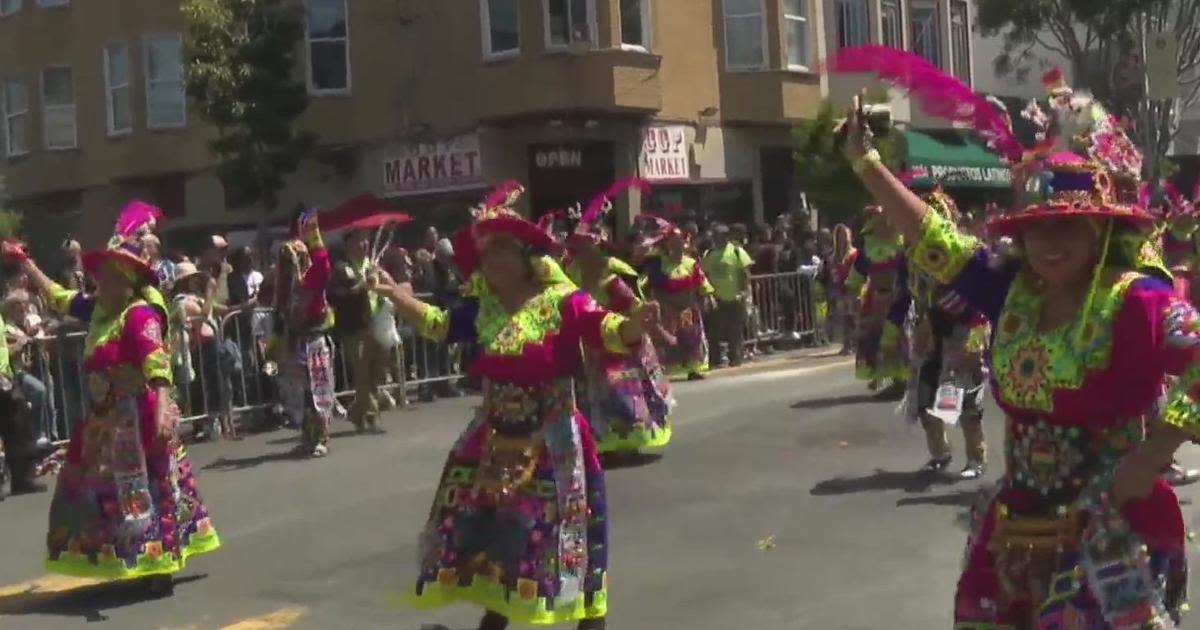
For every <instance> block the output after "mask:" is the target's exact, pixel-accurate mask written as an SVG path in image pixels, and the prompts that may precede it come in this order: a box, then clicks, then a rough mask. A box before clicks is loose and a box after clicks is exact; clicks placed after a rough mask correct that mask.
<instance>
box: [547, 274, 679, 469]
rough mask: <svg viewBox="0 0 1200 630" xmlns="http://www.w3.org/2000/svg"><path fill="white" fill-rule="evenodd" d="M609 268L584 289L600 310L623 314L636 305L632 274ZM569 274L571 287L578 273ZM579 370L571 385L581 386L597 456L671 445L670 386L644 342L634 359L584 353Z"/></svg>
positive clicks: (646, 340)
mask: <svg viewBox="0 0 1200 630" xmlns="http://www.w3.org/2000/svg"><path fill="white" fill-rule="evenodd" d="M608 264H609V273H608V274H607V275H606V276H605V277H604V278H602V279H601V281H600V282H599V284H598V285H597V286H595V287H583V288H584V289H585V290H587V291H588V293H589V295H591V296H592V299H594V300H596V302H597V303H598V304H600V305H601V306H602V307H604V308H606V309H608V310H610V311H613V312H616V313H628V312H629V311H630V310H631V309H632V308H633V307H634V306H636V305H637V304H638V303H639V302H640V299H639V298H638V296H637V295H636V294H635V293H634V291H633V289H632V288H631V287H630V285H629V284H628V283H626V281H625V278H636V277H637V274H636V272H635V271H634V270H633V269H632V268H631V267H629V265H627V264H625V263H624V262H622V261H621V260H619V259H617V258H610V259H609V263H608ZM568 273H569V275H570V276H571V278H572V280H573V281H575V283H576V284H580V283H581V282H582V279H581V277H582V274H581V273H580V271H579V269H578V267H576V266H572V267H571V268H570V269H568ZM580 286H582V285H580ZM583 370H584V375H583V377H582V378H580V379H577V380H576V383H577V384H578V385H581V387H579V398H580V407H581V408H582V409H584V410H585V412H586V416H587V419H588V422H589V423H591V426H592V432H593V434H594V435H595V436H596V450H597V451H599V452H601V453H605V452H610V451H637V450H638V449H640V448H654V447H661V446H666V445H667V443H668V442H670V441H671V420H670V413H671V407H672V405H673V404H674V400H673V399H672V397H671V384H670V380H669V379H668V378H667V376H666V372H665V371H664V370H663V368H662V366H661V365H660V364H659V361H658V353H657V352H656V351H655V348H654V344H653V342H652V341H651V340H650V338H649V336H647V337H646V338H644V339H643V340H642V344H641V346H640V347H639V348H638V349H637V350H635V351H634V352H633V353H624V354H616V355H614V354H611V353H605V352H599V351H594V350H589V351H588V356H587V358H586V359H585V361H584V362H583Z"/></svg>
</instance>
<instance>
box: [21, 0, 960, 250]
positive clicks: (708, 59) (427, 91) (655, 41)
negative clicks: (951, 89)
mask: <svg viewBox="0 0 1200 630" xmlns="http://www.w3.org/2000/svg"><path fill="white" fill-rule="evenodd" d="M297 1H301V0H297ZM302 1H303V2H304V4H305V7H306V15H307V24H306V27H307V28H306V36H305V38H304V41H303V42H302V43H301V44H300V45H301V46H303V50H302V51H301V54H300V55H299V59H301V64H300V66H301V67H300V68H298V69H297V74H298V76H297V77H296V79H297V80H298V81H303V82H304V83H305V84H306V85H307V86H308V91H309V94H310V96H311V99H312V100H311V104H310V106H309V109H308V111H307V112H306V113H305V115H304V117H303V119H302V126H303V127H304V128H305V129H307V130H309V131H312V132H314V133H315V134H316V135H317V137H318V138H319V143H320V146H319V148H318V150H317V151H316V152H315V154H314V156H313V158H312V159H310V160H307V161H306V162H305V163H304V165H303V166H302V167H301V168H300V170H299V171H298V172H297V173H296V174H295V175H294V176H293V177H291V178H290V180H289V185H288V186H287V189H286V190H285V191H284V192H283V195H282V199H281V201H280V204H279V206H278V208H277V209H276V215H277V216H280V217H282V216H285V215H287V214H289V213H291V212H292V211H293V210H294V209H295V208H296V207H297V206H298V205H318V206H331V205H336V204H337V203H340V202H341V201H344V200H346V199H348V198H351V197H353V196H356V195H359V194H361V193H364V192H368V193H372V194H375V195H377V196H379V197H381V198H384V199H387V200H389V203H391V204H392V205H394V206H395V207H397V208H399V209H402V210H404V211H407V212H410V213H412V214H414V215H416V216H418V217H419V218H421V219H423V220H426V221H432V222H434V223H441V224H444V225H447V226H449V225H453V224H457V223H461V222H462V221H463V220H465V216H466V215H465V208H466V207H467V206H468V205H470V204H472V203H474V202H476V201H477V200H478V199H479V197H480V195H481V193H482V192H483V191H484V190H485V189H486V188H487V187H488V186H489V185H491V184H494V183H496V182H498V181H500V180H504V179H510V178H511V179H518V180H520V181H522V182H525V183H526V184H527V187H528V195H527V197H526V200H525V202H524V203H525V205H526V210H528V211H529V212H530V213H531V214H532V215H535V216H536V215H540V214H541V213H543V212H546V211H549V210H555V209H562V208H565V207H568V206H570V205H572V204H574V203H576V202H580V201H586V198H587V197H589V196H591V195H593V194H595V193H597V192H599V191H601V190H603V189H604V188H605V187H606V186H607V185H608V184H609V183H610V182H612V181H613V180H615V179H619V178H622V177H628V176H633V175H641V176H644V177H647V178H649V179H652V180H654V182H655V184H656V186H655V192H654V193H653V194H652V195H651V197H650V198H648V199H640V198H639V195H638V194H637V193H636V192H634V193H630V194H629V196H628V198H626V199H622V200H618V203H617V207H618V208H619V210H620V212H619V213H618V214H619V215H620V217H621V221H622V222H627V221H628V220H629V218H630V217H631V216H632V215H633V214H635V213H637V212H639V211H641V210H643V209H645V210H649V211H653V212H659V213H663V214H667V215H676V216H679V217H684V216H696V217H698V218H702V219H703V218H724V219H736V220H743V221H748V220H753V219H762V218H770V217H771V216H773V215H775V214H778V213H780V212H783V211H785V210H787V209H788V208H790V207H793V206H795V205H796V203H797V200H798V192H799V191H798V190H796V186H795V185H794V176H793V171H794V167H793V160H792V156H791V151H790V149H789V147H790V145H791V143H792V128H793V126H794V124H795V123H796V122H798V121H800V120H804V119H808V118H811V117H813V116H814V115H815V113H816V112H817V110H818V108H819V107H820V104H821V101H822V99H823V98H825V97H831V98H834V99H841V100H846V99H848V95H849V94H850V92H851V90H852V86H851V84H849V83H846V84H843V83H838V84H836V85H832V86H831V85H830V84H829V82H828V81H827V80H825V79H823V78H822V77H821V76H820V75H819V74H818V73H817V72H815V70H816V69H817V67H818V64H819V59H820V58H821V57H822V56H823V55H824V54H825V51H827V50H830V49H831V48H832V47H836V46H840V45H854V44H858V43H868V42H873V43H878V42H885V43H896V44H899V45H901V46H904V47H906V48H909V49H911V50H917V51H919V52H922V54H927V55H929V56H931V58H933V57H936V60H937V61H938V63H939V64H942V65H943V67H945V68H947V69H950V70H956V71H957V70H960V69H962V68H960V66H962V67H965V68H966V70H965V72H966V73H967V74H968V75H969V73H970V70H969V68H970V64H969V63H967V64H966V65H965V66H963V62H962V61H961V59H969V58H970V51H969V45H970V44H969V37H967V38H966V44H965V46H966V48H964V49H963V51H960V50H959V43H960V31H958V30H956V29H957V28H958V26H957V25H959V24H960V22H962V21H963V20H966V23H967V24H969V20H970V15H969V7H967V8H960V7H966V2H965V1H964V0H455V1H453V2H428V1H426V0H302ZM185 30H186V29H185V26H184V24H183V21H182V17H181V15H180V13H179V9H178V3H177V2H174V1H164V0H108V2H104V3H96V2H82V1H79V0H75V1H72V0H0V82H2V83H0V92H2V94H0V96H2V98H0V105H2V106H3V107H2V114H3V118H4V126H3V129H2V130H0V136H2V140H3V146H2V147H0V148H2V149H3V152H2V155H0V175H3V176H4V177H5V179H6V182H7V187H8V193H9V195H10V196H11V197H12V202H11V205H13V206H14V207H17V208H18V209H21V210H23V211H25V212H26V213H27V216H28V217H30V220H27V221H26V224H27V225H29V226H30V230H31V231H32V229H33V227H35V226H44V227H46V228H47V229H48V230H49V229H50V228H53V229H56V230H58V231H59V232H63V231H70V232H73V233H75V234H77V235H80V236H82V238H83V239H84V240H87V241H92V242H95V241H97V240H98V239H100V238H101V237H102V236H101V235H103V234H105V233H106V232H107V229H108V226H109V225H111V223H110V222H111V220H112V217H113V213H114V212H115V211H116V209H117V208H118V207H119V206H120V205H121V203H123V201H125V200H127V199H129V198H133V197H140V198H145V199H147V200H150V201H154V202H156V203H158V204H159V205H160V206H162V207H163V208H164V209H165V210H166V212H167V214H168V215H170V218H171V224H172V225H176V226H179V225H182V226H190V225H210V224H212V225H229V224H234V223H239V222H252V221H254V220H255V219H256V218H257V217H258V216H259V215H258V211H257V210H255V209H253V208H243V207H239V204H238V203H237V202H236V200H233V199H227V195H226V194H225V191H224V187H223V186H222V185H221V182H220V181H219V179H218V178H217V177H216V175H215V169H214V161H213V156H212V155H211V154H210V152H209V151H208V148H207V146H208V142H209V140H210V138H211V137H212V132H211V130H210V129H209V128H208V126H207V125H206V124H205V123H204V121H203V120H202V119H201V118H200V117H199V115H198V114H197V113H196V112H195V111H194V110H195V108H194V107H191V106H190V104H189V103H188V102H187V99H186V98H185V96H184V83H183V76H184V64H183V54H184V53H183V46H184V41H183V33H184V32H185ZM964 51H965V52H964ZM963 55H965V56H963ZM43 217H46V218H49V219H51V220H50V221H47V222H44V223H43V222H42V221H41V219H42V218H43ZM49 233H50V232H49V231H48V232H47V234H49Z"/></svg>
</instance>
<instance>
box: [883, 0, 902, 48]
mask: <svg viewBox="0 0 1200 630" xmlns="http://www.w3.org/2000/svg"><path fill="white" fill-rule="evenodd" d="M882 13H883V15H882V16H881V17H882V21H883V44H884V45H885V46H891V47H892V48H903V45H902V44H903V41H902V39H903V38H902V37H901V36H900V34H901V33H902V32H903V31H902V30H901V27H900V7H899V6H898V5H897V4H896V3H895V2H884V3H883V5H882Z"/></svg>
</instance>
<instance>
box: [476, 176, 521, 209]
mask: <svg viewBox="0 0 1200 630" xmlns="http://www.w3.org/2000/svg"><path fill="white" fill-rule="evenodd" d="M523 188H524V186H522V185H521V182H518V181H516V180H514V179H510V180H508V181H506V182H504V183H503V184H500V185H499V186H496V187H495V188H493V189H492V192H490V193H488V195H487V197H484V198H483V207H484V208H495V207H497V206H502V205H504V204H506V203H508V198H509V197H510V196H511V195H512V194H513V193H514V192H516V191H518V190H522V189H523Z"/></svg>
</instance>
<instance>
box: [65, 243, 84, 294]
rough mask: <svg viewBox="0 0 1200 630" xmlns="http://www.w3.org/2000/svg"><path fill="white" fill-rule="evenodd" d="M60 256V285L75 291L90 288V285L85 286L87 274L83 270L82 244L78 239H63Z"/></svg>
mask: <svg viewBox="0 0 1200 630" xmlns="http://www.w3.org/2000/svg"><path fill="white" fill-rule="evenodd" d="M62 256H63V270H62V276H61V280H62V285H63V286H65V287H67V288H68V289H75V290H76V291H82V290H84V289H90V288H91V287H88V286H87V274H85V273H84V272H83V258H82V256H83V246H81V245H80V244H79V241H77V240H75V239H73V238H68V239H67V240H65V241H63V244H62Z"/></svg>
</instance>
